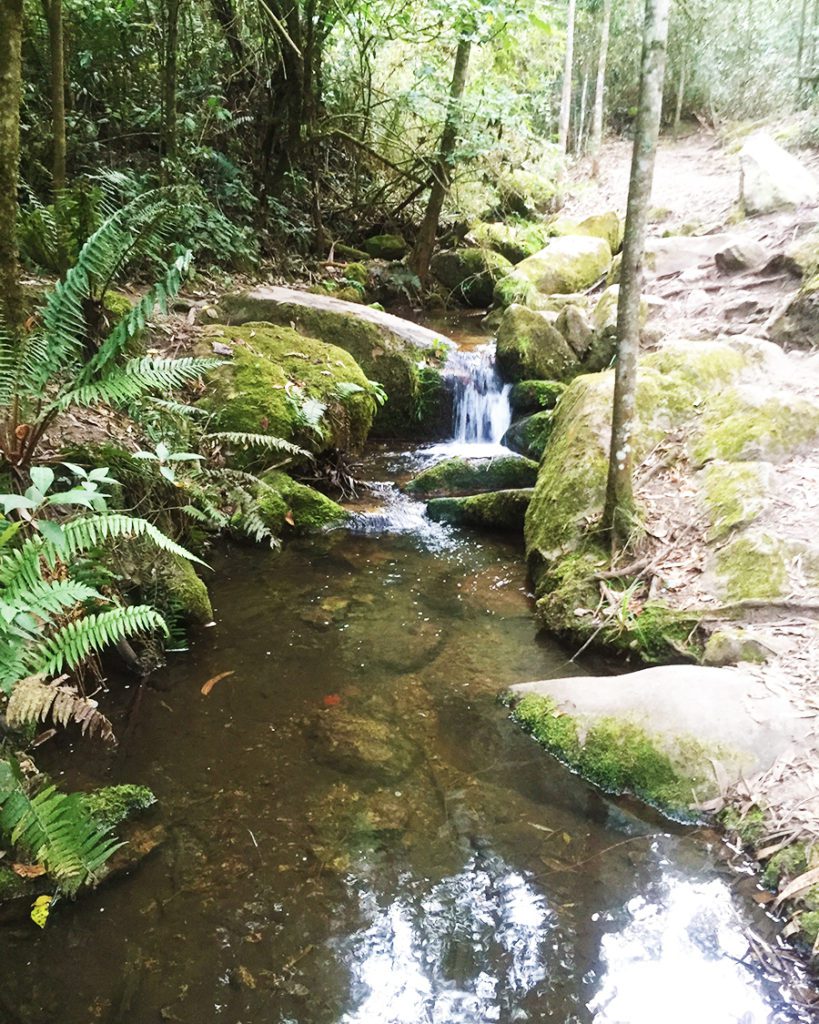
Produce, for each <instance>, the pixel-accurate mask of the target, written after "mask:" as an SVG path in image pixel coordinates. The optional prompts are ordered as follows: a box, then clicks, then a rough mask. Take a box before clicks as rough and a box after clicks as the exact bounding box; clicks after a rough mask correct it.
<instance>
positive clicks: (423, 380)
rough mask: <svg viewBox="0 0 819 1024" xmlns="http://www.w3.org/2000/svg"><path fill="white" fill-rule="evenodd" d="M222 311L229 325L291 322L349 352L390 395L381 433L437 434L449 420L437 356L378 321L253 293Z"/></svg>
mask: <svg viewBox="0 0 819 1024" xmlns="http://www.w3.org/2000/svg"><path fill="white" fill-rule="evenodd" d="M220 309H221V310H222V311H223V313H224V314H225V315H226V317H227V321H228V323H233V324H243V323H246V322H247V321H248V320H251V321H252V320H265V321H267V322H270V323H275V324H281V325H282V326H289V325H292V326H293V327H295V329H296V330H297V331H299V332H300V333H301V334H304V335H306V336H307V337H309V338H318V339H320V340H321V341H323V342H325V343H327V344H330V345H335V346H337V347H338V348H341V349H344V351H345V352H348V353H349V354H350V355H351V356H352V357H353V359H355V361H356V363H357V364H358V365H359V367H360V368H361V370H362V371H363V373H364V374H365V375H366V376H367V377H368V378H369V379H370V380H374V381H377V382H378V383H379V384H380V385H381V386H382V387H383V388H384V390H385V391H386V393H387V402H386V403H385V404H384V405H383V406H381V407H380V408H378V410H377V411H376V415H375V419H374V421H373V426H372V433H373V435H374V436H376V437H382V438H392V437H400V438H402V439H404V438H406V439H413V438H417V439H427V438H436V437H440V436H441V430H442V426H443V424H446V425H448V424H449V422H450V419H451V412H452V398H451V394H450V393H449V392H448V391H447V389H446V387H445V385H444V384H443V382H442V379H441V377H440V371H439V368H438V367H436V366H434V365H432V362H433V361H434V359H435V358H436V357H435V354H434V353H430V352H429V351H428V350H426V349H423V348H420V347H418V346H417V345H413V344H412V343H410V342H408V341H406V340H404V339H403V338H400V337H399V336H398V335H396V334H393V333H391V332H390V331H388V330H386V329H385V328H383V327H381V326H379V325H378V324H374V323H370V322H368V321H366V320H362V319H361V318H360V317H356V316H352V315H350V314H349V313H341V312H336V311H335V310H327V309H315V308H313V307H310V306H304V305H300V304H298V303H294V302H275V301H272V300H270V299H265V298H261V297H260V298H255V297H254V296H253V293H249V294H248V293H245V294H241V295H227V296H225V297H224V298H223V299H222V301H221V303H220ZM425 362H426V364H427V365H424V363H425Z"/></svg>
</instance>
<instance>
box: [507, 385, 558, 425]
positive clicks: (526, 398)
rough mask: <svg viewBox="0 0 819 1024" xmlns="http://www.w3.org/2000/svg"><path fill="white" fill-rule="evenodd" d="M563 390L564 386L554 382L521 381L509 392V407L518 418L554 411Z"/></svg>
mask: <svg viewBox="0 0 819 1024" xmlns="http://www.w3.org/2000/svg"><path fill="white" fill-rule="evenodd" d="M565 390H566V385H565V384H563V383H561V382H560V381H556V380H523V381H520V382H519V383H517V384H515V385H513V387H512V389H511V391H510V392H509V405H510V406H511V407H512V412H513V413H517V414H518V415H519V416H524V415H526V414H527V413H531V412H541V411H543V410H544V409H554V407H555V406H556V405H557V402H558V399H559V398H560V396H561V395H562V394H563V392H564V391H565Z"/></svg>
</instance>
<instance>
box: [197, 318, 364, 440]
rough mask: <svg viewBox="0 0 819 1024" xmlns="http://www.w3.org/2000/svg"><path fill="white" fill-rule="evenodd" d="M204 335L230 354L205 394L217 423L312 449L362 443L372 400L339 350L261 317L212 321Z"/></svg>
mask: <svg viewBox="0 0 819 1024" xmlns="http://www.w3.org/2000/svg"><path fill="white" fill-rule="evenodd" d="M208 337H209V338H212V339H213V340H218V341H220V342H221V343H222V344H225V343H229V344H230V346H231V349H232V353H233V355H232V359H231V360H230V362H229V364H228V365H227V366H225V367H224V368H223V369H222V370H220V371H219V373H218V374H217V375H216V378H215V379H214V381H213V383H212V384H211V385H210V386H209V389H208V393H207V395H206V404H207V405H208V406H209V407H210V408H211V409H213V411H214V412H215V414H216V418H217V421H218V423H219V426H220V428H221V429H222V430H235V431H244V432H251V433H268V434H273V435H275V436H277V437H282V438H284V439H285V440H288V441H296V442H297V443H299V444H301V445H302V446H303V447H307V448H308V449H310V450H312V451H314V452H322V451H327V450H329V449H338V450H341V451H350V452H358V451H360V450H361V449H362V448H363V446H364V442H365V440H366V438H367V434H368V432H369V430H370V426H371V425H372V422H373V417H374V414H375V401H374V399H373V398H372V396H371V394H370V392H369V382H368V379H367V377H366V376H365V374H364V373H363V372H362V370H361V368H360V367H359V366H358V364H357V363H356V361H355V359H354V358H353V357H352V356H351V355H350V354H349V353H348V352H346V351H345V350H344V349H342V348H338V347H336V346H334V345H328V344H326V343H325V342H323V341H318V340H316V339H315V338H309V337H305V336H304V335H303V334H300V333H298V332H297V331H295V330H293V329H292V328H290V327H278V326H275V325H273V324H269V323H248V324H244V325H243V326H241V327H232V328H230V329H229V330H228V329H227V328H212V329H211V330H210V331H209V332H208ZM346 384H353V385H356V387H357V388H359V389H360V390H358V391H354V392H352V393H348V392H347V391H345V390H344V389H343V387H341V386H342V385H346Z"/></svg>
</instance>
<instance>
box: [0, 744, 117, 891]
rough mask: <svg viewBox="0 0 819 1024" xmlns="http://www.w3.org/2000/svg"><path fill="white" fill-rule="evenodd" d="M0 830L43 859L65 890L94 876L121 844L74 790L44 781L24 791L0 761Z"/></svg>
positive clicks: (12, 770)
mask: <svg viewBox="0 0 819 1024" xmlns="http://www.w3.org/2000/svg"><path fill="white" fill-rule="evenodd" d="M0 833H5V834H7V835H8V836H9V838H10V840H11V842H12V843H13V844H14V845H15V846H19V847H20V848H21V849H22V850H24V851H25V852H26V853H27V855H28V856H29V857H31V858H32V859H33V860H35V861H37V862H38V863H41V864H43V866H44V867H45V868H46V870H47V871H48V873H49V874H50V875H51V876H52V878H54V879H55V881H56V882H57V883H58V885H59V887H60V889H61V890H62V891H63V892H64V893H66V894H67V895H73V894H74V893H76V892H77V890H78V889H79V888H80V887H81V886H82V885H93V884H95V883H96V882H97V881H99V878H100V875H101V871H102V868H103V867H104V865H105V863H106V861H108V859H109V858H110V857H111V855H112V854H113V853H114V852H115V851H116V850H118V849H119V848H120V847H121V846H122V843H120V842H119V841H118V840H117V839H116V838H114V837H112V836H111V835H110V834H109V833H108V832H107V831H105V830H103V829H101V828H99V826H98V825H96V824H95V823H94V821H93V820H92V819H91V817H90V816H89V814H88V813H87V812H86V810H85V808H84V807H83V805H82V799H81V797H80V795H79V794H77V793H72V794H70V795H68V794H66V793H61V792H59V790H57V788H56V787H55V786H46V787H45V788H44V789H42V790H40V792H39V793H37V794H35V795H34V796H31V795H29V793H27V792H26V788H25V786H24V784H23V780H22V778H21V776H20V772H19V769H16V766H14V767H13V766H12V765H11V764H9V763H8V762H6V761H0Z"/></svg>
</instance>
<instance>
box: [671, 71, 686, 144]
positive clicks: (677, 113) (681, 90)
mask: <svg viewBox="0 0 819 1024" xmlns="http://www.w3.org/2000/svg"><path fill="white" fill-rule="evenodd" d="M684 99H685V54H683V58H682V62H681V63H680V77H679V79H678V80H677V105H676V107H675V109H674V132H673V138H674V141H675V142H676V141H677V137H678V136H679V134H680V121H681V120H682V111H683V100H684Z"/></svg>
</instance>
